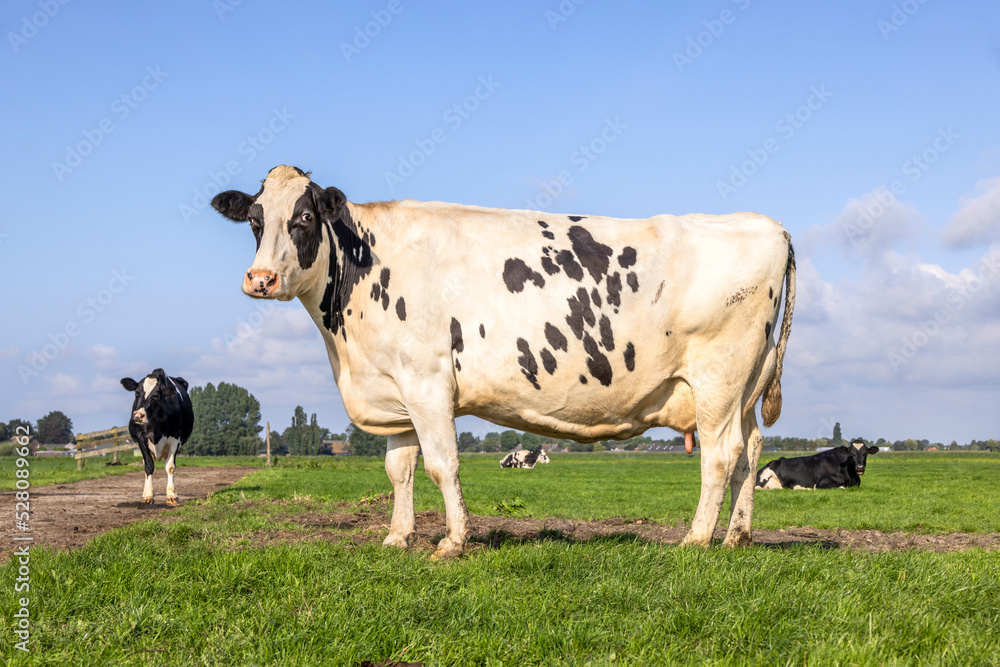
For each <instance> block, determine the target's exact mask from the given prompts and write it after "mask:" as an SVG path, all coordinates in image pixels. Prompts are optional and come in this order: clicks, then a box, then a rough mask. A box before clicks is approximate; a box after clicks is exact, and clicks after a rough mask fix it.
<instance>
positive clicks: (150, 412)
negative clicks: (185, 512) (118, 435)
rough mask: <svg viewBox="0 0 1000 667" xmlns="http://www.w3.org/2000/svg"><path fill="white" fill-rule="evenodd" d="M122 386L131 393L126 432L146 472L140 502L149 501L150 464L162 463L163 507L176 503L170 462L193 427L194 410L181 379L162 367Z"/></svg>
mask: <svg viewBox="0 0 1000 667" xmlns="http://www.w3.org/2000/svg"><path fill="white" fill-rule="evenodd" d="M122 386H123V387H125V389H127V390H128V391H133V392H135V400H134V401H133V402H132V416H131V418H130V419H129V422H128V432H129V435H131V436H132V440H134V441H135V443H136V444H137V445H139V451H140V452H142V461H143V464H144V465H145V469H146V484H145V486H144V487H143V489H142V502H144V503H152V502H153V461H154V460H155V459H159V460H160V461H165V462H166V465H165V466H164V468H165V469H166V471H167V504H168V505H176V504H177V493H176V492H175V491H174V461H175V459H176V458H177V452H179V451H180V449H181V445H183V444H184V443H185V442H186V441H187V439H188V438H189V437H191V430H192V429H193V428H194V410H193V409H192V407H191V399H190V398H189V397H188V393H187V388H188V383H187V382H186V381H185V380H184V378H179V377H169V376H168V375H167V374H166V373H164V372H163V369H162V368H157V369H156V370H155V371H153V372H152V373H150V374H149V375H147V376H146V377H145V378H144V379H143V380H141V381H139V382H136V381H135V380H133V379H132V378H122Z"/></svg>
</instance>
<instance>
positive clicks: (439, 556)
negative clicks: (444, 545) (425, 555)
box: [431, 547, 465, 560]
mask: <svg viewBox="0 0 1000 667" xmlns="http://www.w3.org/2000/svg"><path fill="white" fill-rule="evenodd" d="M463 553H465V549H464V548H463V547H451V548H449V549H438V550H437V551H435V552H434V553H433V554H431V560H447V559H449V558H458V557H459V556H461V555H462V554H463Z"/></svg>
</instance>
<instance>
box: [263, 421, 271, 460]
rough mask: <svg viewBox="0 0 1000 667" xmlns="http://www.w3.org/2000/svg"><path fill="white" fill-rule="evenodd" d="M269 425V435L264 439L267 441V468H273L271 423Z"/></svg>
mask: <svg viewBox="0 0 1000 667" xmlns="http://www.w3.org/2000/svg"><path fill="white" fill-rule="evenodd" d="M266 423H267V435H266V436H265V437H264V439H265V440H266V441H267V467H268V468H270V467H271V422H266Z"/></svg>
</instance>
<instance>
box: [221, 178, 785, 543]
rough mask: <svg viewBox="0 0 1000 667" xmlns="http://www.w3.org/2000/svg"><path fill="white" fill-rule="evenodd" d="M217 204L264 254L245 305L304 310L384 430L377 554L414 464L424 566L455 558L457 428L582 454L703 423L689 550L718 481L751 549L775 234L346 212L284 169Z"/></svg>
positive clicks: (715, 499)
mask: <svg viewBox="0 0 1000 667" xmlns="http://www.w3.org/2000/svg"><path fill="white" fill-rule="evenodd" d="M212 206H213V207H214V208H215V209H216V210H217V211H219V213H221V214H222V215H223V216H225V217H226V218H228V219H230V220H232V221H234V222H249V224H250V230H251V232H252V233H253V236H254V240H255V241H256V247H257V250H256V255H255V257H254V260H253V263H252V264H251V265H250V267H249V269H247V270H246V271H245V272H244V273H243V276H242V279H243V292H244V293H245V294H247V295H248V296H251V297H253V298H256V299H277V300H279V301H288V300H290V299H294V298H296V297H297V298H298V299H299V300H300V301H301V302H302V305H303V306H304V307H305V308H306V310H307V311H308V312H309V315H310V317H311V318H312V320H313V322H315V324H316V326H317V327H318V328H319V330H320V333H321V334H322V336H323V341H324V344H325V346H326V350H327V356H328V357H329V359H330V367H331V369H332V370H333V376H334V379H335V380H336V382H337V388H338V389H339V390H340V396H341V398H342V399H343V401H344V408H345V410H346V412H347V415H348V416H349V417H350V419H351V421H352V422H353V423H354V424H356V425H357V426H359V427H360V428H363V429H365V430H367V431H370V432H371V433H375V434H379V435H386V436H388V444H387V447H386V459H385V470H386V473H387V474H388V475H389V479H390V480H391V481H392V485H393V489H394V494H395V503H394V505H393V511H392V521H391V523H390V527H389V535H388V536H387V537H386V538H385V541H384V544H386V545H389V546H398V547H408V546H410V545H412V544H413V543H414V542H415V540H416V519H415V514H414V506H413V480H414V471H415V470H416V468H417V464H418V460H419V455H421V454H422V455H423V465H424V468H425V469H426V471H427V473H428V474H429V475H430V477H431V479H432V480H433V481H434V482H435V484H437V486H438V488H439V489H440V490H441V494H442V496H443V498H444V505H445V515H446V523H447V530H446V533H445V536H444V538H443V539H442V540H441V541H440V542H439V543H438V548H437V550H436V551H435V552H434V557H435V558H450V557H454V556H459V555H461V554H462V552H463V550H464V548H465V543H466V540H467V539H468V536H469V531H470V521H469V512H468V509H467V507H466V505H465V500H464V497H463V495H462V488H461V483H460V480H459V475H458V468H459V456H458V445H457V438H456V433H455V423H454V420H455V418H456V417H458V416H462V415H474V416H477V417H481V418H483V419H486V420H488V421H491V422H493V423H494V424H497V425H499V426H501V427H503V428H509V429H518V430H522V431H530V432H532V433H535V434H537V435H539V436H542V437H545V438H551V439H554V440H562V439H563V438H569V439H573V440H576V441H578V442H582V443H588V442H597V441H601V440H608V439H616V440H628V439H629V438H633V437H635V436H637V435H640V434H642V433H644V432H645V431H646V430H647V429H650V428H657V427H668V428H672V429H675V430H677V431H680V432H682V433H687V432H691V431H693V430H695V427H696V426H697V429H698V431H699V435H700V443H699V444H700V446H701V475H702V483H701V498H700V500H699V501H698V508H697V510H696V511H695V516H694V520H693V521H692V522H691V527H690V530H689V531H688V534H687V536H686V537H685V538H684V543H685V544H697V545H706V546H707V545H708V544H709V543H710V542H711V539H712V535H713V533H714V532H715V529H716V525H717V523H718V519H719V514H720V511H721V510H722V503H723V500H724V498H725V496H726V492H727V489H728V490H729V491H730V495H731V498H732V511H731V515H730V516H731V518H730V522H729V530H728V532H727V534H726V539H725V542H724V544H725V545H727V546H740V545H744V544H749V543H750V542H751V535H750V529H751V519H752V514H753V492H754V479H753V476H752V473H753V471H754V469H755V468H756V467H757V460H758V455H759V454H760V450H761V446H762V444H763V438H762V437H761V434H760V429H759V427H758V423H757V415H756V405H757V403H758V401H761V402H762V407H761V416H762V417H763V422H764V425H765V426H771V425H772V424H774V422H775V421H776V420H777V419H778V416H779V415H780V413H781V387H780V378H781V372H782V370H781V369H782V363H783V357H784V354H785V349H786V347H787V343H788V337H789V334H790V332H791V318H792V310H793V307H794V301H795V259H794V252H793V251H792V246H791V238H790V236H789V234H788V233H787V232H786V231H785V230H784V229H783V228H782V227H781V224H779V223H778V222H776V221H774V220H772V219H770V218H768V217H766V216H763V215H758V214H756V213H734V214H730V215H700V214H693V215H683V216H673V215H657V216H654V217H651V218H647V219H641V220H636V219H622V218H608V217H603V216H592V215H565V214H556V213H545V212H541V211H527V210H503V209H496V208H483V207H479V206H466V205H461V204H449V203H443V202H419V201H412V200H404V201H393V202H373V203H367V204H360V203H354V202H350V201H348V200H347V197H346V196H345V195H344V193H343V192H341V191H340V190H339V189H337V188H335V187H321V186H320V185H318V184H317V183H315V182H314V181H313V180H312V178H311V176H310V174H308V173H306V172H304V171H302V170H301V169H298V168H295V167H291V166H288V165H279V166H277V167H275V168H274V169H272V170H271V171H270V172H268V174H267V177H266V178H265V179H264V181H263V182H262V183H261V184H260V189H259V190H258V191H257V192H256V194H248V193H245V192H240V191H237V190H230V191H227V192H221V193H219V194H218V195H216V196H215V198H214V199H212ZM782 291H784V293H785V305H784V309H782V307H781V295H782ZM512 313H516V314H517V316H516V317H512V316H511V314H512ZM779 318H780V322H781V324H780V328H779V326H778V323H779ZM775 338H777V341H775Z"/></svg>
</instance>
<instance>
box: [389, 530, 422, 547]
mask: <svg viewBox="0 0 1000 667" xmlns="http://www.w3.org/2000/svg"><path fill="white" fill-rule="evenodd" d="M416 541H417V534H416V533H410V534H409V535H396V534H393V533H389V536H388V537H386V538H385V540H383V541H382V546H385V547H398V548H400V549H409V548H410V546H411V545H412V544H413V543H414V542H416Z"/></svg>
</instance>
